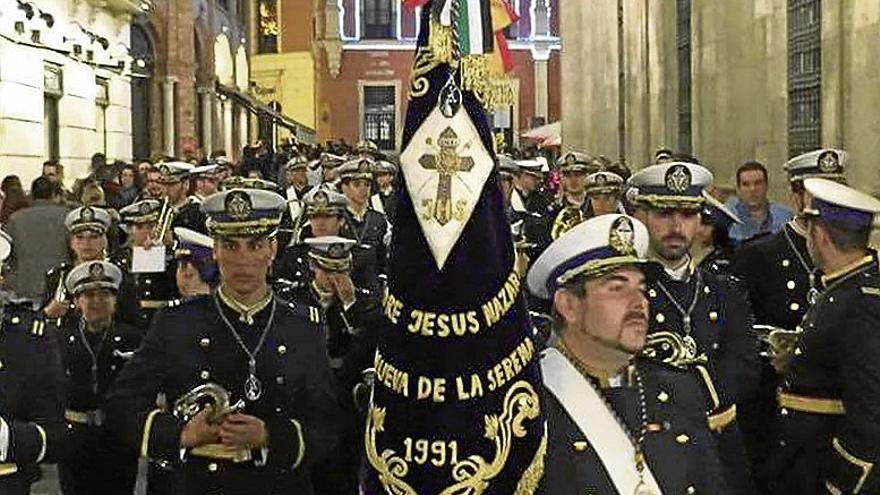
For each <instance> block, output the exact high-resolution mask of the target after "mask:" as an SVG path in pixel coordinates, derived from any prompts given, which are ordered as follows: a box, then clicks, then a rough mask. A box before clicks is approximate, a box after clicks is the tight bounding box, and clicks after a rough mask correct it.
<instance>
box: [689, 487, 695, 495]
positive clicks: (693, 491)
mask: <svg viewBox="0 0 880 495" xmlns="http://www.w3.org/2000/svg"><path fill="white" fill-rule="evenodd" d="M687 493H688V495H694V494H695V493H697V489H696V488H694V487H692V486H689V487H687Z"/></svg>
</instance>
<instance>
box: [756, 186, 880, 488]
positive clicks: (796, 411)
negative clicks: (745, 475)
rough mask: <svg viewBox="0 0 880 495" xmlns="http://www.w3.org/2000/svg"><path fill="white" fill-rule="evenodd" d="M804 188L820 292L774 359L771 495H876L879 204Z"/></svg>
mask: <svg viewBox="0 0 880 495" xmlns="http://www.w3.org/2000/svg"><path fill="white" fill-rule="evenodd" d="M804 188H805V190H806V191H807V193H808V194H809V196H811V199H810V201H809V202H808V203H807V206H806V207H805V208H804V211H803V216H804V219H805V220H806V225H807V250H808V251H809V253H810V258H811V259H812V260H813V263H815V265H816V267H817V268H818V269H819V274H820V278H819V284H820V285H821V288H820V293H819V295H818V296H817V298H816V300H815V302H814V303H813V306H812V307H811V308H810V309H809V311H808V312H807V315H806V317H805V318H804V320H803V322H802V323H801V329H800V333H799V336H798V339H797V341H795V342H794V343H793V344H792V346H791V348H789V349H787V351H789V353H786V354H783V355H782V356H780V357H779V358H777V361H776V364H777V369H778V370H780V371H781V373H782V376H781V380H780V387H779V393H778V397H777V399H778V405H779V409H778V411H779V413H778V415H777V421H776V425H777V428H776V429H775V431H777V432H778V435H779V436H778V437H777V438H775V442H774V445H775V448H774V450H773V452H772V455H771V457H770V462H769V466H770V473H769V476H768V478H769V480H770V489H771V492H772V493H779V494H795V493H831V494H842V493H850V494H873V493H880V475H878V473H877V471H876V470H875V469H874V466H876V465H877V463H878V462H880V429H878V425H877V417H878V415H880V333H878V329H880V268H878V264H877V253H876V252H875V251H874V250H872V249H870V248H869V247H868V237H869V236H870V233H871V228H872V225H873V223H874V219H875V217H876V215H877V213H878V212H880V201H878V200H877V199H876V198H874V197H872V196H870V195H868V194H865V193H863V192H860V191H857V190H855V189H852V188H850V187H847V186H844V185H842V184H839V183H837V182H833V181H830V180H827V179H806V180H804ZM786 357H787V358H788V359H790V361H788V362H787V363H786V362H785V361H786V360H785V359H784V358H786Z"/></svg>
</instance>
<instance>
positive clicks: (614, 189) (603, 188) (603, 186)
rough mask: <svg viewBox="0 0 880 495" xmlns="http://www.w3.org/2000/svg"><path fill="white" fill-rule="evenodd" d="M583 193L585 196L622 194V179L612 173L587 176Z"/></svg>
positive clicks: (597, 173)
mask: <svg viewBox="0 0 880 495" xmlns="http://www.w3.org/2000/svg"><path fill="white" fill-rule="evenodd" d="M584 191H586V193H587V195H588V196H590V195H594V194H622V193H623V177H621V176H619V175H617V174H615V173H614V172H596V173H594V174H590V175H588V176H587V180H586V184H585V186H584Z"/></svg>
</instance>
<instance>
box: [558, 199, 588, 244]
mask: <svg viewBox="0 0 880 495" xmlns="http://www.w3.org/2000/svg"><path fill="white" fill-rule="evenodd" d="M584 220H586V218H584V212H583V211H581V208H580V206H566V207H565V208H563V209H562V210H561V211H560V212H559V214H557V215H556V218H554V219H553V226H552V227H551V228H550V238H551V239H553V240H554V241H555V240H556V239H558V238H559V237H560V236H561V235H562V234H564V233H566V232H568V231H569V230H571V229H572V228H574V226H575V225H577V224H579V223H581V222H583V221H584Z"/></svg>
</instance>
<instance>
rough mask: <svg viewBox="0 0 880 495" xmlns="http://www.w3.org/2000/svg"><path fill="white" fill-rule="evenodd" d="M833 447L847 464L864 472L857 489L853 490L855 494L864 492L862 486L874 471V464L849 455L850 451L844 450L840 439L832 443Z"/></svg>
mask: <svg viewBox="0 0 880 495" xmlns="http://www.w3.org/2000/svg"><path fill="white" fill-rule="evenodd" d="M831 445H832V446H833V447H834V450H836V451H837V453H838V454H840V456H841V457H843V458H844V459H846V461H847V462H849V463H851V464H854V465H856V466H858V467H859V468H860V469H861V470H862V475H861V476H860V477H859V481H858V482H857V483H856V486H855V488H853V493H859V492H860V491H861V490H862V486H864V484H865V481H866V480H867V479H868V475H869V474H871V470H872V469H874V463H873V462H868V461H866V460H864V459H859V458H858V457H856V456H854V455H852V454H851V453H849V451H848V450H846V449H845V448H843V444H842V443H840V439H839V438H835V439H834V440H832V441H831Z"/></svg>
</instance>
